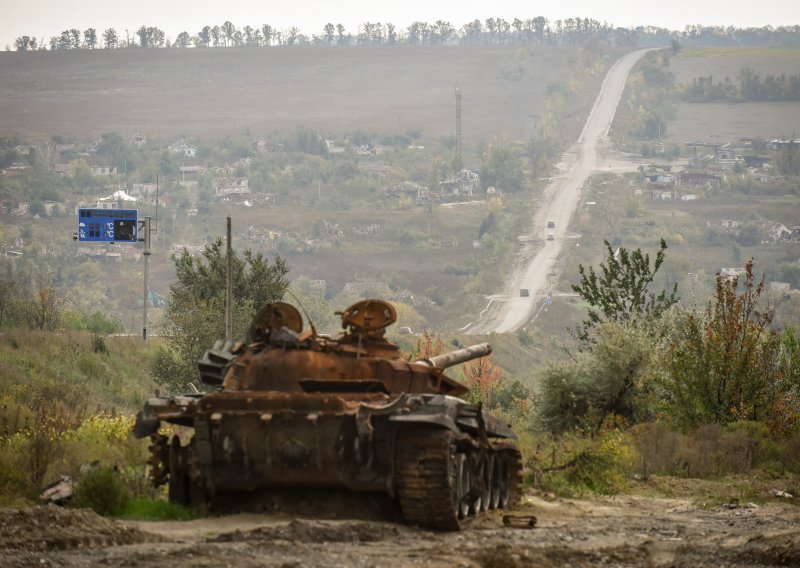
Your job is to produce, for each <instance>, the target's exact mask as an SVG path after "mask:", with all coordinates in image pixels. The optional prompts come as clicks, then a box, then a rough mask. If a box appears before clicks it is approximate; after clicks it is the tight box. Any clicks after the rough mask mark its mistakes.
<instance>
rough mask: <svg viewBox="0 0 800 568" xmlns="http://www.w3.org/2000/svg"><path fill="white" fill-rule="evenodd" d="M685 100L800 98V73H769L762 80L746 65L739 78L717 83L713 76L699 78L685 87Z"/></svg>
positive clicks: (729, 101)
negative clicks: (735, 80)
mask: <svg viewBox="0 0 800 568" xmlns="http://www.w3.org/2000/svg"><path fill="white" fill-rule="evenodd" d="M683 99H684V100H685V101H688V102H691V103H709V102H727V103H742V102H763V101H769V102H774V101H800V73H798V74H795V75H786V74H785V73H783V74H781V75H767V76H765V77H764V78H763V79H762V78H761V77H760V76H759V75H758V74H757V73H756V72H755V70H753V69H752V68H750V67H744V68H743V69H742V70H741V72H740V73H739V77H738V81H737V82H734V81H732V80H731V78H730V77H725V78H724V79H723V80H721V81H719V80H718V81H716V82H714V77H713V76H711V75H709V76H708V77H705V76H703V77H697V78H695V79H693V80H692V82H691V84H690V85H687V86H686V87H684V89H683Z"/></svg>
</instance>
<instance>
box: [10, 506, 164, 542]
mask: <svg viewBox="0 0 800 568" xmlns="http://www.w3.org/2000/svg"><path fill="white" fill-rule="evenodd" d="M159 541H161V538H160V537H159V536H157V535H153V534H150V533H145V532H143V531H140V530H138V529H135V528H130V527H124V526H122V525H120V524H118V523H116V522H114V521H111V520H109V519H104V518H103V517H101V516H100V515H98V514H97V513H95V512H94V511H92V510H90V509H64V508H62V507H58V506H56V505H46V506H42V507H34V508H31V509H17V510H4V511H0V550H28V551H47V550H68V549H73V548H79V547H80V548H96V547H104V546H119V545H123V544H136V543H143V542H159Z"/></svg>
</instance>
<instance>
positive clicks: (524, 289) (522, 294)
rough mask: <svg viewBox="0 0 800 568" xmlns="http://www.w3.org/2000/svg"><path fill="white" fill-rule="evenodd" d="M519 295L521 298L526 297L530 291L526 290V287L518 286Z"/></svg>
mask: <svg viewBox="0 0 800 568" xmlns="http://www.w3.org/2000/svg"><path fill="white" fill-rule="evenodd" d="M519 295H520V297H521V298H527V297H528V296H530V295H531V293H530V292H529V291H528V289H527V288H520V289H519Z"/></svg>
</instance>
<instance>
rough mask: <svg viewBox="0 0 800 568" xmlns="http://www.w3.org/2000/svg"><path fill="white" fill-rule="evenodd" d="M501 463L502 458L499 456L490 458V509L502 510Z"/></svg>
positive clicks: (494, 455) (495, 455)
mask: <svg viewBox="0 0 800 568" xmlns="http://www.w3.org/2000/svg"><path fill="white" fill-rule="evenodd" d="M501 461H502V458H501V457H500V456H499V455H498V454H493V455H491V456H489V471H491V472H492V473H491V475H490V478H489V487H491V489H490V496H489V508H490V509H499V508H500V477H501V471H500V468H501V463H500V462H501Z"/></svg>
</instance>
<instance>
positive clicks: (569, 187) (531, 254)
mask: <svg viewBox="0 0 800 568" xmlns="http://www.w3.org/2000/svg"><path fill="white" fill-rule="evenodd" d="M647 51H649V50H646V49H645V50H639V51H635V52H633V53H629V54H628V55H625V56H624V57H622V58H620V59H619V60H618V61H617V62H616V63H614V65H613V66H612V67H611V69H610V70H609V71H608V74H607V75H606V78H605V80H604V81H603V85H602V86H601V88H600V93H599V94H598V95H597V99H596V100H595V102H594V106H593V107H592V110H591V112H590V113H589V118H588V119H587V120H586V124H585V125H584V127H583V131H582V132H581V135H580V138H579V139H578V141H577V142H576V143H575V144H574V145H573V146H572V147H571V148H570V150H569V151H568V152H567V153H565V154H564V161H563V162H562V163H561V164H559V171H560V173H559V175H558V176H556V177H554V178H553V181H552V182H551V183H550V185H548V186H547V188H546V189H545V191H544V194H543V199H542V203H541V205H540V206H539V207H538V208H537V210H536V213H535V215H534V219H533V223H532V225H531V228H530V230H529V232H528V233H527V234H526V235H523V236H522V237H521V238H520V241H521V248H520V252H519V254H518V256H517V259H518V260H517V265H516V266H515V268H514V270H513V272H512V273H511V275H510V276H509V278H508V279H507V283H506V289H505V291H504V292H503V293H502V294H498V295H496V296H493V297H491V298H490V299H489V305H488V306H487V308H486V309H485V310H484V311H483V312H482V313H481V315H480V319H479V320H478V321H476V322H474V323H471V324H469V325H468V326H466V327H464V328H462V330H461V331H462V332H464V333H468V334H476V335H477V334H486V333H490V332H492V331H495V332H498V333H507V332H512V331H516V330H517V329H519V328H520V327H522V326H523V325H525V324H526V323H527V322H528V321H529V320H530V319H531V316H532V315H533V314H534V312H535V310H537V309H538V308H540V307H541V306H542V303H543V302H544V301H545V299H546V298H547V297H548V295H549V292H550V290H551V289H552V288H553V287H554V285H555V282H554V281H553V280H552V275H553V273H554V269H555V264H556V260H557V259H558V256H559V254H561V249H562V247H563V246H566V245H567V242H565V236H566V235H567V228H568V226H569V223H570V221H571V219H572V216H573V215H574V214H575V211H576V210H577V209H578V205H579V203H580V199H581V193H582V189H583V185H584V183H585V182H586V180H587V179H588V178H589V176H590V175H591V174H592V172H593V171H594V170H595V169H596V168H597V164H598V151H599V149H600V147H601V146H602V145H603V144H604V143H605V141H606V137H607V135H608V129H609V128H610V126H611V122H612V121H613V119H614V114H615V113H616V111H617V106H618V105H619V101H620V99H621V97H622V92H623V90H624V88H625V82H626V80H627V78H628V74H629V73H630V70H631V68H632V67H633V66H634V64H635V63H636V62H637V61H638V60H639V59H640V58H641V57H642V56H643V55H644V54H645V53H647ZM548 222H552V223H553V225H554V226H553V227H552V228H548ZM523 289H525V290H527V295H521V290H523Z"/></svg>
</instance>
